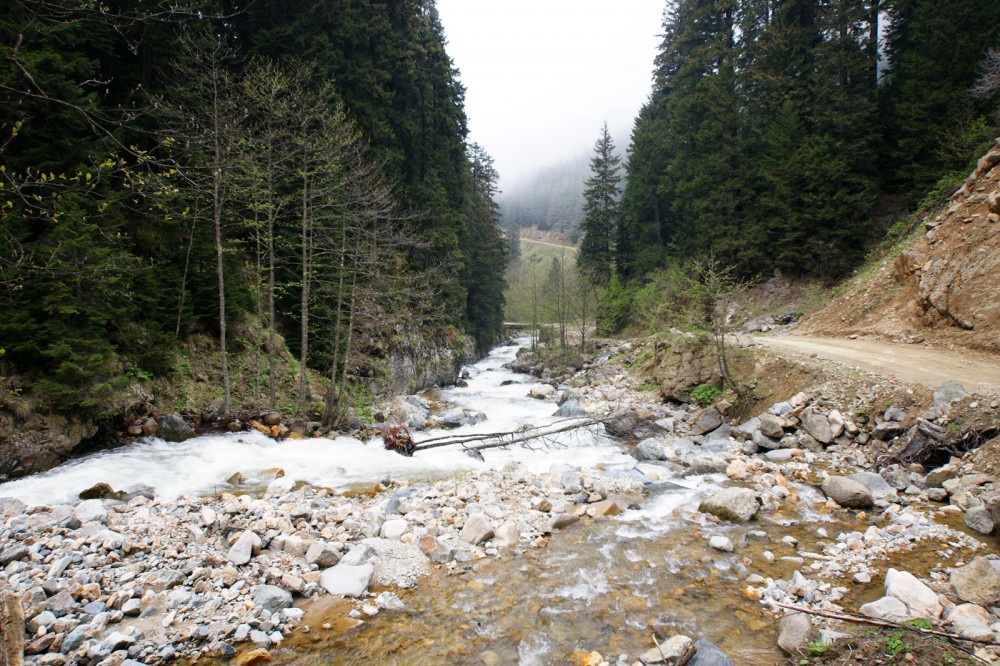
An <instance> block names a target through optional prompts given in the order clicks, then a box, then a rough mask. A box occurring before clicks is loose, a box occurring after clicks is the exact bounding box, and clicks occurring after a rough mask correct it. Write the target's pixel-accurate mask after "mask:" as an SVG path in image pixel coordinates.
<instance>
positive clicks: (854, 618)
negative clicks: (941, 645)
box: [774, 602, 1000, 664]
mask: <svg viewBox="0 0 1000 666" xmlns="http://www.w3.org/2000/svg"><path fill="white" fill-rule="evenodd" d="M774 605H775V606H778V607H779V608H785V609H788V610H791V611H795V612H797V613H806V614H808V615H818V616H819V617H825V618H828V619H830V620H841V621H842V622H854V623H857V624H870V625H873V626H876V627H888V628H890V629H905V630H907V631H912V632H913V633H916V634H925V635H928V636H937V637H939V638H947V639H949V640H953V641H967V642H969V643H976V644H978V645H988V646H997V645H1000V643H997V642H995V641H985V640H981V639H978V638H966V637H965V636H959V635H958V634H951V633H948V632H947V631H940V630H938V629H924V628H922V627H914V626H912V625H909V624H902V623H900V622H893V621H892V620H877V619H875V618H873V617H863V616H861V615H852V614H849V613H834V612H832V611H823V610H816V609H813V608H806V607H804V606H793V605H791V604H783V603H781V602H775V604H774ZM954 647H955V649H956V650H961V651H962V652H965V653H966V654H970V655H972V656H973V657H975V654H974V653H973V652H972V651H971V650H969V649H967V648H964V647H962V646H961V645H955V646H954ZM976 659H978V660H979V661H982V662H983V663H984V664H985V663H989V662H987V661H984V660H982V659H979V657H976Z"/></svg>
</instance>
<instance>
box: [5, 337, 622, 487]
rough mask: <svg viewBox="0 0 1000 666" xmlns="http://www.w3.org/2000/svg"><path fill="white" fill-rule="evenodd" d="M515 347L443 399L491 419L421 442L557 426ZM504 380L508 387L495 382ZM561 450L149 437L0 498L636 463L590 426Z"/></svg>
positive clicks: (340, 483) (562, 440)
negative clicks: (277, 475)
mask: <svg viewBox="0 0 1000 666" xmlns="http://www.w3.org/2000/svg"><path fill="white" fill-rule="evenodd" d="M517 349H518V346H517V345H507V346H503V347H498V348H497V349H495V350H494V351H493V353H492V354H491V355H490V356H488V357H487V358H485V359H483V360H482V361H480V362H478V363H476V364H475V365H473V366H471V367H470V368H469V373H470V374H471V375H472V376H471V378H470V379H468V380H467V382H468V387H464V388H459V387H452V388H448V389H444V390H442V391H440V396H441V397H442V398H444V399H445V400H447V401H449V402H453V403H455V404H457V405H458V406H460V407H465V408H469V409H474V410H477V411H482V412H484V413H485V414H486V415H487V420H486V421H484V422H481V423H478V424H476V425H472V426H465V427H462V428H457V429H454V430H451V431H443V430H438V431H428V432H426V433H418V434H417V435H416V439H417V440H418V441H419V440H422V439H427V438H430V437H435V436H441V435H445V434H464V433H469V434H471V433H487V432H508V431H512V430H516V429H517V428H519V427H522V426H525V425H531V426H544V425H547V424H550V423H553V422H555V421H556V420H557V419H555V418H554V417H553V416H552V414H553V413H554V412H555V410H556V405H555V404H554V403H553V402H551V401H543V400H535V399H532V398H530V397H528V387H529V386H530V385H531V384H532V383H533V381H534V380H533V379H532V378H531V377H529V376H527V375H518V374H515V373H513V372H511V371H510V370H508V369H505V368H503V367H502V366H503V365H504V364H505V363H508V362H510V361H511V360H512V359H513V358H514V356H515V354H516V352H517ZM507 380H513V381H515V382H519V383H514V384H509V385H507V386H501V385H500V384H501V383H503V382H504V381H507ZM558 444H559V446H558V447H555V448H542V449H535V450H531V449H526V448H522V447H512V448H510V449H508V450H488V451H485V452H484V457H485V459H486V462H485V463H483V462H479V461H476V460H474V459H473V458H471V457H469V456H468V455H466V454H465V453H463V452H462V451H461V450H458V449H457V447H442V448H439V449H433V450H429V451H424V452H418V453H417V454H416V455H415V456H414V457H413V458H404V457H403V456H400V455H398V454H396V453H392V452H389V451H386V450H385V449H384V448H383V447H382V442H381V439H378V438H377V439H374V440H372V441H371V442H367V443H363V442H360V441H358V440H356V439H354V438H351V437H338V438H336V439H322V438H317V439H305V440H284V441H281V442H276V441H274V440H272V439H270V438H268V437H265V436H263V435H261V434H259V433H256V432H241V433H226V434H217V435H205V436H202V437H196V438H193V439H190V440H188V441H186V442H183V443H170V442H165V441H163V440H161V439H158V438H148V439H145V440H142V441H139V442H136V443H134V444H131V445H129V446H126V447H122V448H120V449H116V450H113V451H106V452H101V453H96V454H94V455H91V456H87V457H84V458H79V459H75V460H71V461H69V462H66V463H64V464H62V465H60V466H59V467H56V468H54V469H52V470H49V471H48V472H45V473H42V474H37V475H35V476H32V477H28V478H25V479H20V480H17V481H12V482H10V483H5V484H2V485H0V497H16V498H18V499H20V500H22V501H24V502H27V503H29V504H54V503H61V502H72V501H75V499H76V497H77V495H78V494H79V492H80V491H81V490H84V489H86V488H89V487H90V486H92V485H94V484H95V483H99V482H104V483H108V484H110V485H111V486H112V487H113V488H115V489H116V490H126V491H128V490H130V489H134V488H136V487H138V486H142V485H145V486H149V487H151V488H153V490H154V491H155V493H156V495H157V496H158V497H161V498H170V497H177V496H180V495H187V494H197V493H208V492H215V491H219V490H222V489H224V488H227V487H228V486H227V485H226V482H225V480H226V479H227V478H229V477H230V476H231V475H232V474H234V473H235V472H240V473H242V474H243V476H244V477H246V478H247V479H248V480H250V481H253V480H254V479H255V478H259V477H260V476H261V474H262V473H263V472H264V471H265V470H268V469H272V468H281V469H283V470H284V471H285V475H286V476H288V477H290V478H293V479H296V480H302V481H307V482H309V483H312V484H314V485H318V486H326V487H330V488H338V489H342V488H346V487H349V486H352V485H355V484H359V483H367V482H376V481H379V480H381V479H384V478H386V477H391V478H408V479H421V478H442V477H446V476H448V475H450V474H453V473H455V472H459V471H461V470H469V469H476V468H483V467H500V466H502V465H504V464H505V463H506V462H508V461H512V460H519V461H523V462H524V463H526V464H527V466H528V467H529V469H531V470H532V471H534V472H543V471H547V470H548V469H549V468H550V467H551V465H552V464H553V463H556V462H567V463H570V464H573V465H575V466H593V465H597V464H604V465H606V466H609V467H610V466H617V465H623V466H625V465H628V466H631V464H634V462H635V461H634V460H633V459H632V458H630V457H628V456H626V455H625V454H624V453H623V452H622V451H621V450H620V449H619V448H618V447H617V446H616V445H615V443H614V442H613V441H612V440H611V439H609V438H608V437H606V436H604V435H603V434H600V433H598V432H595V431H594V430H593V429H587V430H579V431H573V432H568V433H565V434H563V435H560V436H558Z"/></svg>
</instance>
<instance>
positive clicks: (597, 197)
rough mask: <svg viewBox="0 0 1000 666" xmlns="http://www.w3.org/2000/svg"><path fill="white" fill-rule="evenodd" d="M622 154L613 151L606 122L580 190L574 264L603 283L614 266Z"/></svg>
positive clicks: (609, 275) (595, 145) (613, 144)
mask: <svg viewBox="0 0 1000 666" xmlns="http://www.w3.org/2000/svg"><path fill="white" fill-rule="evenodd" d="M620 168H621V158H620V157H619V156H618V155H616V154H615V142H614V141H613V140H612V139H611V135H610V134H609V133H608V124H607V123H604V125H603V126H602V127H601V134H600V135H599V136H598V138H597V141H596V142H595V143H594V156H593V157H592V158H591V159H590V173H591V175H590V178H588V179H587V182H586V188H585V189H584V191H583V200H584V204H583V224H582V226H581V228H582V230H583V238H582V239H581V241H580V253H579V255H578V256H577V267H578V268H579V269H580V272H581V273H583V274H584V275H586V276H587V278H588V279H589V280H591V281H592V282H594V283H595V284H606V283H607V281H608V280H609V279H610V277H611V272H612V270H613V268H614V264H613V261H614V256H613V250H614V239H615V234H616V230H617V229H618V222H619V217H618V216H619V212H618V207H619V199H620V198H621V180H622V177H621V173H620Z"/></svg>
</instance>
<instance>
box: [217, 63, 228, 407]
mask: <svg viewBox="0 0 1000 666" xmlns="http://www.w3.org/2000/svg"><path fill="white" fill-rule="evenodd" d="M214 74H215V76H218V73H214ZM212 92H213V99H212V114H213V129H214V132H213V137H212V138H213V141H212V146H213V151H212V152H213V163H212V207H213V218H214V222H215V263H216V274H217V277H218V279H219V357H220V361H221V365H222V391H223V399H222V413H223V414H228V413H229V406H230V401H231V399H232V395H231V393H230V387H229V357H228V355H227V353H226V278H225V270H224V267H223V257H222V146H221V140H220V134H221V133H222V120H221V118H220V117H219V114H220V111H219V104H220V101H219V94H220V93H219V89H218V79H217V78H216V79H213V82H212Z"/></svg>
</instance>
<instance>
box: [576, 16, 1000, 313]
mask: <svg viewBox="0 0 1000 666" xmlns="http://www.w3.org/2000/svg"><path fill="white" fill-rule="evenodd" d="M662 28H663V32H662V42H661V44H660V48H659V51H658V54H657V57H656V60H655V65H654V75H653V89H652V93H651V95H650V98H649V101H648V102H647V103H646V105H645V106H644V107H643V108H642V110H641V111H640V113H639V115H638V117H637V118H636V120H635V125H634V129H633V132H632V136H631V141H630V145H629V146H628V151H627V160H626V161H627V164H626V165H625V166H624V168H621V167H620V166H619V164H618V163H617V162H616V161H615V160H617V159H618V158H617V157H616V156H615V153H614V148H613V142H611V141H610V139H609V138H608V137H607V132H606V129H605V130H604V131H602V133H601V137H600V138H599V140H598V144H597V147H596V149H595V153H594V161H593V162H592V165H591V170H592V176H591V179H590V180H589V181H588V182H587V189H586V193H587V194H586V196H587V208H586V216H585V220H584V223H583V228H584V232H585V234H584V239H583V241H582V244H581V256H580V264H581V266H585V267H588V271H589V273H590V275H592V276H593V277H594V279H595V280H596V281H597V283H598V284H601V285H605V286H608V287H609V293H610V296H609V297H608V299H607V300H608V303H613V302H615V301H616V299H619V297H621V298H624V299H625V300H627V294H624V295H623V293H622V292H623V291H628V290H629V289H631V291H632V292H633V293H634V291H635V290H636V289H639V288H640V287H641V285H642V284H644V283H646V282H648V281H650V279H651V276H652V275H653V274H654V273H655V272H657V271H662V270H663V269H665V268H666V267H668V266H671V265H675V264H681V263H684V262H685V261H687V260H690V259H692V258H698V257H713V258H714V260H716V261H718V262H720V263H721V264H722V265H725V266H730V267H733V270H734V271H735V274H736V275H738V276H743V277H753V276H757V275H763V274H767V273H770V272H772V271H774V270H775V269H780V270H781V271H784V272H786V273H788V274H793V275H813V276H819V277H823V278H838V277H841V276H843V275H845V274H847V273H848V272H850V270H851V269H853V268H854V267H855V266H857V265H858V264H859V263H860V261H861V260H862V259H863V258H864V254H865V251H866V248H867V247H869V245H870V243H871V242H872V241H873V240H878V239H879V238H880V237H881V236H882V235H884V234H885V232H886V226H887V224H886V222H884V221H883V220H893V221H894V220H895V219H898V217H899V216H900V214H899V213H898V211H902V210H907V209H912V208H913V207H915V206H916V205H917V204H919V203H920V202H921V201H922V200H923V199H925V197H928V196H940V195H941V194H948V193H950V191H951V189H950V188H952V187H954V186H955V185H957V184H958V183H960V181H961V179H962V178H964V176H965V175H966V171H967V169H968V165H969V162H970V159H975V157H977V156H978V154H979V153H980V152H981V151H982V149H983V148H984V146H986V145H988V144H989V143H990V142H991V141H992V140H993V138H994V136H995V135H996V131H997V126H998V124H1000V122H998V117H997V115H996V112H997V101H998V97H997V90H996V88H995V87H990V86H989V85H984V84H982V83H980V85H979V86H978V87H977V86H976V82H977V78H980V77H982V76H984V75H985V74H988V72H989V67H990V66H991V65H990V63H991V62H992V63H995V52H992V53H994V55H993V56H990V55H989V53H991V52H990V49H991V48H995V47H997V46H998V45H1000V4H998V3H996V2H991V1H988V0H955V1H951V2H940V1H937V0H677V1H676V2H671V3H669V4H668V6H667V9H666V11H665V13H664V17H663V25H662ZM991 57H992V58H993V60H991ZM993 67H995V64H994V65H993ZM977 89H978V91H979V94H975V93H976V90H977ZM618 177H620V178H621V183H618V182H616V178H618ZM894 214H895V215H896V217H893V215H894ZM627 285H632V286H631V287H628V286H627ZM619 300H620V299H619ZM603 310H604V311H605V314H609V313H608V307H604V308H603ZM610 314H611V315H612V316H611V319H612V320H615V319H617V322H616V323H613V324H612V327H615V326H618V325H621V324H622V323H623V320H627V316H625V317H616V316H615V315H614V313H610Z"/></svg>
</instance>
